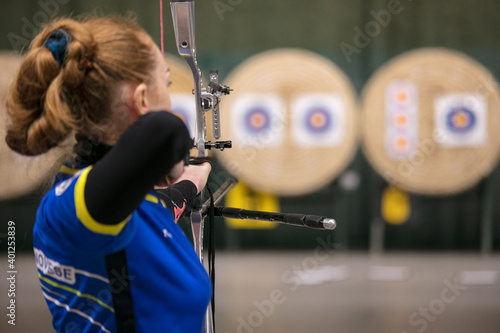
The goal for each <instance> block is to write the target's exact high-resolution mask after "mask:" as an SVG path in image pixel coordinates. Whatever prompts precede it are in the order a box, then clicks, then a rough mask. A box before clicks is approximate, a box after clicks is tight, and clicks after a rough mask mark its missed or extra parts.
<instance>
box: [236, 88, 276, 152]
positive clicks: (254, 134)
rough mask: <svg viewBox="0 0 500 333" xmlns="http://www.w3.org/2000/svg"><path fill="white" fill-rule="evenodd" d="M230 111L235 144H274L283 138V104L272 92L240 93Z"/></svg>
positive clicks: (267, 145) (254, 145)
mask: <svg viewBox="0 0 500 333" xmlns="http://www.w3.org/2000/svg"><path fill="white" fill-rule="evenodd" d="M231 112H232V115H233V117H232V118H231V122H232V126H231V130H232V137H233V141H234V142H235V144H238V145H241V146H252V147H264V146H265V147H277V146H279V145H281V144H282V142H283V140H284V123H283V122H284V118H285V105H284V102H283V100H282V99H281V98H280V97H279V96H278V95H275V94H242V95H239V96H238V97H237V98H235V100H234V102H233V104H232V106H231Z"/></svg>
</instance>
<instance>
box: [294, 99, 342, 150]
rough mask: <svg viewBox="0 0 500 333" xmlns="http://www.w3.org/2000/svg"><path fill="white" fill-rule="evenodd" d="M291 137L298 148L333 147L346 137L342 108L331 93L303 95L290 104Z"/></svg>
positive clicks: (339, 100) (338, 100) (340, 102)
mask: <svg viewBox="0 0 500 333" xmlns="http://www.w3.org/2000/svg"><path fill="white" fill-rule="evenodd" d="M292 119H293V124H292V138H293V141H294V143H295V144H296V145H298V146H301V147H332V146H338V145H340V144H342V142H343V140H344V135H345V107H344V102H343V100H342V98H341V97H340V96H338V95H334V94H303V95H300V96H298V97H296V98H295V99H294V100H293V101H292Z"/></svg>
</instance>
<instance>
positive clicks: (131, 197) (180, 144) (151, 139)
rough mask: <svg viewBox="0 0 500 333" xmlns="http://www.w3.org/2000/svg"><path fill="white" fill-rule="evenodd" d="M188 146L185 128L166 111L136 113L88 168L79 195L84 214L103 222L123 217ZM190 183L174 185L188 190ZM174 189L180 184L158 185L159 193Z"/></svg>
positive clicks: (185, 152)
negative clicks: (161, 189) (164, 187)
mask: <svg viewBox="0 0 500 333" xmlns="http://www.w3.org/2000/svg"><path fill="white" fill-rule="evenodd" d="M191 147H192V139H191V137H190V135H189V131H188V130H187V128H186V126H185V125H184V123H183V122H182V120H181V119H180V118H178V117H176V116H175V115H173V114H172V113H170V112H164V111H158V112H149V113H147V114H145V115H143V116H141V117H139V118H138V119H137V120H136V121H135V122H134V123H133V124H132V125H131V126H130V127H129V128H128V129H127V130H126V131H125V132H124V133H123V135H122V136H121V137H120V139H119V140H118V142H117V143H116V145H115V146H114V147H113V148H112V149H111V150H110V151H109V152H108V153H107V154H106V155H105V156H104V157H103V158H102V159H101V160H99V161H98V162H97V163H96V164H95V165H94V167H93V168H92V170H91V171H90V172H89V174H88V178H87V183H86V185H85V194H84V196H85V202H86V205H87V209H88V211H89V213H90V215H91V216H92V217H93V218H94V219H95V220H97V221H98V222H100V223H104V224H116V223H119V222H121V221H123V220H124V219H125V218H126V217H127V216H129V215H130V214H131V213H132V212H133V211H134V210H135V209H136V208H137V207H138V206H139V204H140V203H141V202H142V201H143V200H144V197H145V196H146V194H147V193H148V192H149V191H151V190H152V189H153V187H154V186H155V184H157V183H158V182H159V181H160V180H162V179H164V178H165V176H166V175H167V174H168V173H169V172H170V170H171V169H172V167H173V166H174V165H175V164H176V163H178V162H180V161H181V160H183V159H184V157H185V156H186V155H187V154H188V152H189V149H190V148H191ZM191 185H192V186H191ZM191 185H187V187H186V184H184V185H178V186H179V188H182V186H184V188H190V190H187V193H192V188H193V187H194V184H192V183H191ZM194 188H196V187H194ZM175 191H177V192H178V191H186V190H179V189H177V190H175V187H174V192H173V191H164V192H165V194H164V195H167V196H168V195H169V194H170V195H174V193H175ZM194 192H196V190H195V191H194ZM194 195H196V193H194ZM187 199H189V200H192V199H193V198H187Z"/></svg>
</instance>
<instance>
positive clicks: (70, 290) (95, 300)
mask: <svg viewBox="0 0 500 333" xmlns="http://www.w3.org/2000/svg"><path fill="white" fill-rule="evenodd" d="M38 278H39V279H40V280H42V281H45V282H46V283H48V284H50V285H51V286H53V287H56V288H60V289H63V290H66V291H69V292H70V293H73V294H75V295H77V296H78V297H84V298H88V299H91V300H93V301H94V302H96V303H98V304H100V305H101V306H103V307H105V308H106V309H108V310H109V311H111V312H115V309H113V308H112V307H111V306H109V305H108V304H106V303H104V302H103V301H101V300H100V299H98V298H97V297H95V296H92V295H90V294H84V293H82V292H80V291H79V290H76V289H73V288H70V287H68V286H65V285H62V284H59V283H57V282H54V281H52V280H51V279H48V278H46V277H43V276H41V275H40V273H38ZM42 286H43V285H42Z"/></svg>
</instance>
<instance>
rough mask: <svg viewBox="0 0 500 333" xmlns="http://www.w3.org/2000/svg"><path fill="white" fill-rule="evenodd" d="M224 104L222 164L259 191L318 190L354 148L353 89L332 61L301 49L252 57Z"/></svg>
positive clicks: (233, 78)
mask: <svg viewBox="0 0 500 333" xmlns="http://www.w3.org/2000/svg"><path fill="white" fill-rule="evenodd" d="M225 84H228V85H229V86H230V87H231V88H232V89H234V92H232V93H231V94H230V95H229V96H225V97H223V98H222V102H221V106H220V113H221V130H222V138H221V139H222V140H232V141H233V148H231V149H227V150H224V151H223V152H218V154H217V156H218V159H219V161H220V162H221V163H222V165H223V166H224V167H225V168H226V169H227V170H228V171H229V172H230V173H231V174H233V175H234V176H235V177H237V178H239V179H241V180H242V181H243V182H244V183H246V184H248V185H249V186H250V187H251V188H253V189H254V190H257V191H259V192H267V193H273V194H277V195H283V196H292V195H301V194H306V193H310V192H314V191H316V190H318V189H320V188H321V187H324V186H326V185H328V184H329V183H330V182H331V181H332V180H333V179H335V177H336V176H337V175H338V174H339V173H340V172H341V171H342V170H343V169H344V168H345V167H346V165H347V164H348V163H349V161H350V160H351V158H352V157H353V154H354V152H355V150H356V144H357V135H358V123H357V121H358V114H357V112H358V110H357V103H356V97H355V92H354V89H353V87H352V85H351V83H350V81H349V80H348V78H347V77H346V75H345V74H344V73H343V72H342V71H341V70H340V69H339V68H338V67H337V66H336V65H335V64H333V63H332V62H331V61H329V60H328V59H326V58H324V57H322V56H319V55H317V54H315V53H312V52H309V51H305V50H298V49H277V50H273V51H268V52H264V53H261V54H258V55H256V56H253V57H251V58H250V59H248V60H246V61H245V62H244V63H242V64H241V65H239V66H238V67H237V68H236V69H234V70H233V72H232V73H231V74H230V75H229V77H228V79H227V82H225Z"/></svg>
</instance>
